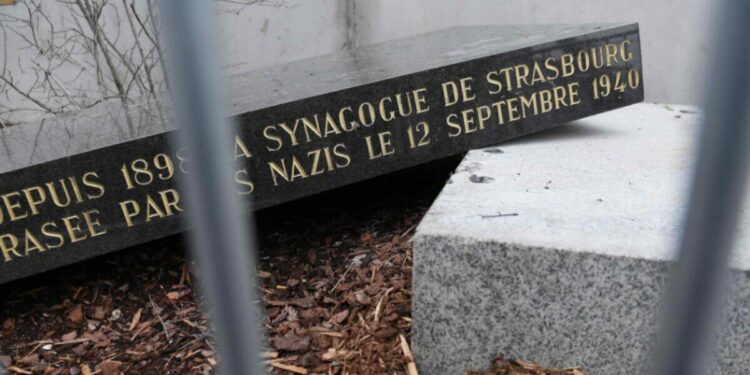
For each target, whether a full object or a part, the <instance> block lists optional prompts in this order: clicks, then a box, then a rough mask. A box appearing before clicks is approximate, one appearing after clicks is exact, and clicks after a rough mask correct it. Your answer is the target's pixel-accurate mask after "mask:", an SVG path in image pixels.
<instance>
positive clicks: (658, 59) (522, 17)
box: [0, 0, 714, 104]
mask: <svg viewBox="0 0 750 375" xmlns="http://www.w3.org/2000/svg"><path fill="white" fill-rule="evenodd" d="M20 1H24V0H20ZM45 6H50V8H51V9H52V14H51V18H52V19H53V20H58V19H61V18H63V11H62V9H60V10H55V6H54V3H53V2H52V1H50V2H47V1H45ZM713 6H714V3H713V2H708V1H699V0H659V1H653V0H632V1H627V0H625V1H623V0H617V1H614V0H556V1H545V0H504V1H498V0H474V1H460V0H377V1H375V0H268V2H267V3H266V4H265V5H254V6H250V7H245V8H243V7H236V6H225V7H224V8H223V9H222V10H221V11H218V12H217V14H218V15H219V17H220V18H221V21H220V22H219V23H220V27H221V29H222V32H221V35H222V41H223V45H224V50H225V51H226V56H225V61H226V63H227V64H226V68H227V71H228V72H229V73H237V72H241V71H246V70H250V69H256V68H261V67H264V66H268V65H272V64H277V63H281V62H286V61H291V60H295V59H299V58H303V57H310V56H315V55H323V54H327V53H330V52H332V51H335V50H338V49H342V48H346V47H348V46H356V45H362V44H369V43H373V42H379V41H383V40H387V39H392V38H397V37H402V36H406V35H411V34H416V33H421V32H426V31H431V30H436V29H440V28H445V27H450V26H456V25H471V24H519V23H580V22H619V21H633V22H639V23H640V25H641V37H642V46H643V56H644V57H643V65H644V82H645V90H646V100H647V101H656V102H665V103H682V104H698V103H700V100H701V94H700V92H701V87H702V84H703V79H701V77H702V76H703V71H704V69H705V64H704V63H703V61H704V59H705V55H706V54H707V51H709V44H710V43H709V40H710V36H709V35H708V34H709V33H708V30H710V27H709V26H708V25H709V20H710V19H711V18H712V17H711V16H710V15H711V8H712V7H713ZM19 11H21V9H20V7H19V6H18V5H15V6H6V7H0V12H5V13H11V14H13V13H18V12H19ZM3 34H4V35H3ZM0 42H2V43H3V44H4V46H0V47H3V48H0V54H5V55H6V56H2V55H0V62H1V61H4V60H5V59H3V57H7V58H8V61H10V62H11V63H10V64H8V68H9V69H12V70H13V69H15V70H18V67H17V66H16V63H17V62H18V61H23V60H24V59H29V58H33V54H34V51H30V50H23V51H22V50H19V46H20V45H21V41H20V40H18V38H16V37H14V35H13V33H12V32H8V31H6V32H5V33H3V30H1V29H0ZM0 68H2V67H0ZM3 100H20V99H19V98H14V97H11V98H9V99H5V98H3Z"/></svg>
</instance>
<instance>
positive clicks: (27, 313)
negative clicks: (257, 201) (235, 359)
mask: <svg viewBox="0 0 750 375" xmlns="http://www.w3.org/2000/svg"><path fill="white" fill-rule="evenodd" d="M456 161H457V160H452V161H448V162H445V163H443V164H437V165H433V166H432V167H428V168H427V169H424V168H423V169H420V170H417V171H418V172H415V171H414V170H412V171H406V172H404V173H402V174H400V175H399V174H397V175H395V176H390V177H385V178H379V179H375V180H370V181H368V182H367V183H364V184H357V185H354V186H351V187H347V188H344V189H338V190H336V191H333V192H330V193H326V194H322V195H318V196H315V197H313V198H310V199H305V200H301V201H297V202H292V203H291V204H286V205H282V206H279V207H277V208H273V209H269V210H264V211H261V212H260V213H259V214H258V215H257V217H256V221H257V223H258V224H259V227H258V231H257V232H258V237H259V242H260V246H259V247H260V251H259V259H258V270H257V276H258V280H259V285H258V289H259V295H260V296H262V299H263V302H264V304H265V306H266V309H265V312H266V317H265V324H264V327H265V334H266V337H267V340H266V350H265V351H264V353H263V356H264V357H265V361H266V364H267V365H268V366H269V371H271V373H273V374H415V373H416V372H415V371H416V368H415V365H414V363H413V360H412V358H411V352H410V348H409V337H410V331H411V268H412V253H411V250H412V245H411V241H410V239H411V237H412V235H413V234H414V230H415V227H416V225H417V224H418V222H419V220H420V219H421V217H422V216H423V215H424V213H425V211H426V209H427V207H428V206H429V204H430V203H431V202H432V200H433V199H434V198H435V196H436V195H437V193H438V192H439V191H440V189H441V188H442V186H443V184H444V182H445V180H446V178H447V176H448V174H449V172H450V171H451V170H452V169H453V168H454V167H455V164H456ZM184 248H185V246H184V243H183V240H182V239H181V238H180V237H179V236H177V237H172V238H167V239H165V240H161V241H157V242H154V243H151V244H148V245H144V246H141V247H138V248H134V249H129V250H126V251H123V252H119V253H115V254H110V255H107V256H104V257H101V258H98V259H94V260H91V261H87V262H84V263H80V264H77V265H73V266H69V267H64V268H62V269H59V270H55V271H52V272H48V273H46V274H43V275H38V276H35V277H31V278H27V279H24V280H19V281H16V282H13V283H11V284H6V285H3V286H0V301H1V302H0V324H2V326H1V327H0V367H5V368H7V369H8V370H9V372H11V373H16V374H47V375H62V374H66V375H79V374H81V375H90V374H92V375H93V374H102V375H115V374H120V373H127V374H212V373H214V372H215V369H216V367H217V365H219V363H220V358H219V357H218V356H217V352H216V348H215V345H214V343H213V341H212V339H211V336H210V334H209V332H210V326H209V324H208V316H207V314H206V313H205V312H203V309H202V307H203V306H202V298H201V296H200V293H199V291H197V290H196V288H197V283H198V282H199V281H200V275H199V272H196V271H195V268H194V265H193V264H192V263H191V262H190V261H189V260H186V255H185V251H184ZM515 363H516V364H518V363H520V362H515ZM494 364H495V367H497V368H501V367H498V366H497V361H496V362H495V363H494ZM513 366H515V365H513ZM516 367H517V366H516ZM522 367H523V366H522ZM510 368H513V367H512V366H511V367H510ZM527 370H528V369H527ZM493 371H494V370H493ZM497 371H505V370H497ZM497 371H496V372H488V374H549V375H579V374H578V373H575V372H572V373H571V372H518V371H517V372H507V371H506V372H497ZM513 371H516V370H513ZM519 371H520V370H519Z"/></svg>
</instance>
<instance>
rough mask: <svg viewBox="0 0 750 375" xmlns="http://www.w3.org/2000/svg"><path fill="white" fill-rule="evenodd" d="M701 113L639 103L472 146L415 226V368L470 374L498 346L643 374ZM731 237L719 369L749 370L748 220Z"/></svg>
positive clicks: (590, 369)
mask: <svg viewBox="0 0 750 375" xmlns="http://www.w3.org/2000/svg"><path fill="white" fill-rule="evenodd" d="M699 120H700V116H699V114H698V112H697V109H696V108H693V107H683V106H667V105H657V104H638V105H633V106H630V107H627V108H623V109H619V110H616V111H612V112H608V113H605V114H601V115H597V116H594V117H590V118H588V119H584V120H581V121H577V122H575V123H571V124H569V125H566V126H563V127H560V128H557V129H552V130H549V131H546V132H543V133H539V134H536V135H532V136H529V137H526V138H523V139H520V140H517V141H513V142H509V143H507V144H503V145H500V146H498V147H492V148H488V149H484V150H476V151H472V152H470V153H469V154H468V155H467V156H466V158H465V159H464V161H463V162H462V163H461V165H460V166H459V167H458V169H457V170H456V172H455V174H454V175H453V176H452V178H451V179H450V181H449V183H448V184H447V185H446V187H445V188H444V190H443V192H442V193H441V194H440V196H439V197H438V199H437V200H436V202H435V203H434V205H433V206H432V207H431V208H430V210H429V212H428V213H427V215H426V217H425V218H424V220H423V221H422V223H421V224H420V226H419V228H418V231H417V234H416V236H415V240H414V241H415V243H414V301H413V314H414V324H415V326H414V338H413V340H412V341H413V342H412V345H413V346H414V353H415V356H416V359H417V363H418V365H419V368H420V370H421V371H423V372H425V373H428V374H461V373H463V371H464V370H467V369H469V368H484V367H487V365H488V364H489V361H490V360H491V359H492V358H493V357H494V356H497V355H505V356H506V357H518V358H523V359H526V360H532V361H537V362H539V363H541V364H543V365H548V366H556V367H569V366H582V367H583V368H584V369H585V370H587V372H586V373H587V374H604V375H616V374H628V375H630V374H639V373H643V371H644V366H645V362H646V361H647V359H648V358H649V355H650V354H651V351H652V349H653V342H654V338H655V335H654V333H655V331H656V328H657V325H658V316H657V315H658V311H659V309H660V306H661V305H660V303H661V301H662V297H663V294H664V290H665V286H666V285H667V281H668V277H669V270H670V265H671V263H672V260H673V253H674V250H675V248H676V246H677V240H678V238H679V234H680V230H681V221H682V220H683V213H684V209H685V207H686V198H687V191H688V188H689V180H690V176H691V174H692V158H693V157H694V153H693V151H694V144H695V142H696V140H697V136H698V130H699ZM741 227H742V228H747V227H748V219H747V217H744V218H743V219H742V220H741ZM738 242H739V245H738V249H737V250H736V254H735V256H734V258H733V261H732V268H733V269H734V271H733V274H732V277H733V280H734V285H735V287H736V288H735V289H736V290H735V291H733V294H732V297H731V299H730V302H729V306H728V308H727V309H726V310H727V312H726V314H725V321H726V322H727V325H726V327H727V328H728V329H727V330H725V332H724V333H723V334H722V343H721V345H720V347H719V353H718V360H717V361H716V362H715V366H716V367H714V370H715V371H716V372H715V373H722V374H741V373H747V371H750V351H748V349H750V325H749V324H748V321H750V315H748V312H749V311H750V273H749V272H748V271H750V251H748V249H750V246H748V236H746V235H745V234H744V231H742V230H741V233H740V240H739V241H738Z"/></svg>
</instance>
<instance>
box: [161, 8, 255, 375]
mask: <svg viewBox="0 0 750 375" xmlns="http://www.w3.org/2000/svg"><path fill="white" fill-rule="evenodd" d="M211 4H212V2H211V1H208V0H163V1H162V2H161V5H160V10H161V16H162V19H163V20H164V27H165V31H166V33H165V36H166V39H165V41H166V42H167V45H165V50H166V51H167V60H168V61H167V62H168V64H167V67H168V70H169V71H168V72H166V73H168V75H169V79H170V83H171V88H172V95H173V98H174V101H175V109H176V112H175V120H176V122H177V124H179V128H180V129H179V131H178V132H177V133H178V134H179V137H178V138H179V140H180V142H179V145H180V146H181V147H184V148H185V150H186V151H187V154H188V157H189V159H190V171H189V173H187V174H186V175H184V176H183V178H182V181H181V185H180V186H181V189H182V191H183V192H184V193H185V194H186V197H187V203H188V204H187V211H188V217H189V224H190V227H191V228H192V229H191V231H190V237H191V240H192V241H191V248H192V253H193V255H194V257H195V259H196V260H197V261H198V265H199V269H200V271H201V274H202V276H201V278H200V284H201V287H202V290H203V291H204V293H205V297H206V300H207V302H208V306H209V310H210V316H211V320H212V322H213V324H214V325H215V327H216V332H215V335H216V338H217V341H218V351H219V362H220V364H219V366H220V369H221V370H222V372H223V373H224V374H261V373H262V372H261V370H262V367H261V362H260V351H259V350H260V347H261V346H260V344H259V342H260V340H261V334H260V332H259V328H260V324H256V323H257V322H258V321H259V320H258V319H257V318H256V317H255V312H256V311H255V307H254V306H253V305H252V302H253V301H256V300H257V299H256V296H255V291H254V289H253V284H252V280H253V277H254V275H255V272H254V270H255V265H254V262H253V257H254V254H255V249H254V248H253V246H251V241H250V238H249V237H251V235H250V234H251V232H252V231H251V229H252V227H251V226H250V225H249V223H248V221H247V220H245V219H244V216H243V215H244V212H243V211H244V210H242V208H241V205H240V204H241V203H243V202H240V200H239V197H238V194H237V192H236V191H235V189H234V186H233V185H232V181H233V179H232V173H231V170H230V167H231V163H230V161H231V155H232V154H231V150H232V148H231V145H232V141H231V140H232V139H233V138H232V136H231V134H232V133H231V131H232V129H233V128H232V127H231V126H230V122H229V120H227V119H226V118H225V117H224V114H223V109H224V106H223V104H224V103H225V101H223V100H222V99H223V92H222V90H221V87H220V69H219V61H220V59H218V58H217V57H216V56H217V51H218V48H216V44H217V39H216V37H215V29H214V23H213V22H212V18H213V17H214V12H213V8H212V5H211ZM248 211H249V210H248ZM258 310H259V309H258Z"/></svg>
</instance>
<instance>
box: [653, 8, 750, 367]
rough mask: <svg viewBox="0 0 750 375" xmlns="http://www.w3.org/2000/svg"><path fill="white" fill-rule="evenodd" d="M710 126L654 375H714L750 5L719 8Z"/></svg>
mask: <svg viewBox="0 0 750 375" xmlns="http://www.w3.org/2000/svg"><path fill="white" fill-rule="evenodd" d="M720 6H721V8H722V9H720V11H719V22H718V24H719V29H718V31H719V32H718V33H716V34H715V35H716V36H715V38H714V41H715V42H714V46H715V48H714V51H713V52H714V55H713V56H714V58H713V62H712V64H711V65H710V66H709V67H708V69H706V71H707V72H708V73H709V75H708V82H710V85H709V89H708V91H707V95H706V97H707V100H706V105H705V118H704V126H703V131H702V135H701V139H700V146H699V155H698V159H697V164H696V170H695V175H694V177H693V186H692V192H691V200H690V206H689V207H688V217H687V221H686V223H685V227H684V233H683V236H682V240H681V241H682V242H681V250H680V253H679V255H680V258H679V261H678V264H677V268H676V273H675V274H674V279H673V284H672V289H671V292H672V294H671V295H669V297H670V298H671V300H669V302H671V303H670V304H669V305H667V309H666V312H665V316H664V317H665V318H664V322H663V324H664V325H663V327H662V328H663V337H662V338H663V341H661V342H660V344H661V345H660V348H659V349H658V350H657V353H659V354H660V355H659V356H658V357H657V359H656V363H655V367H654V368H653V370H654V374H657V375H693V374H705V373H708V372H707V368H706V367H705V366H706V364H707V363H706V359H708V358H709V351H710V349H711V341H712V338H713V336H714V335H713V334H712V331H713V329H714V328H716V326H717V325H716V322H715V320H716V318H717V317H718V314H717V313H718V311H719V306H720V301H721V293H722V290H723V288H722V287H723V286H724V282H725V280H724V279H725V278H726V275H727V271H726V270H727V261H728V258H729V255H730V252H731V247H732V244H733V240H734V234H735V229H736V224H737V219H738V215H739V208H740V206H741V203H742V199H743V195H744V191H745V184H746V178H747V163H748V156H749V155H748V153H749V152H750V142H749V138H748V137H749V136H750V128H749V127H748V126H749V125H750V123H749V122H748V108H749V106H750V101H749V100H748V98H749V92H748V84H750V80H749V78H750V43H748V41H749V40H750V1H747V0H727V1H724V2H723V3H722V4H720Z"/></svg>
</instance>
